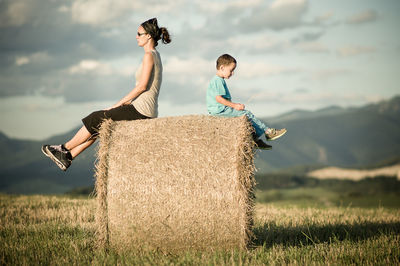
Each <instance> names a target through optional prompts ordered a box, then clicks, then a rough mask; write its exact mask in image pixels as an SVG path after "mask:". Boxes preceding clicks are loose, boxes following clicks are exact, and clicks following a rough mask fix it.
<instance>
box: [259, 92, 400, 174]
mask: <svg viewBox="0 0 400 266" xmlns="http://www.w3.org/2000/svg"><path fill="white" fill-rule="evenodd" d="M280 117H281V120H279V119H276V118H274V119H264V120H265V122H266V123H267V125H271V126H272V127H277V128H280V127H286V128H287V129H288V133H287V134H286V135H285V136H284V137H282V138H281V139H279V140H276V141H273V142H270V144H271V145H272V146H273V149H272V151H262V152H259V153H258V156H257V158H256V165H257V167H258V168H259V171H260V172H269V171H273V170H277V169H282V168H286V167H293V166H295V165H321V166H324V165H325V166H329V165H334V166H341V167H350V166H352V167H360V166H365V165H369V164H376V163H377V162H380V161H383V160H386V159H388V158H393V157H399V156H400V97H395V98H392V99H391V100H388V101H384V102H380V103H377V104H370V105H367V106H364V107H360V108H350V109H341V108H331V109H329V108H328V109H326V108H325V109H323V110H321V111H315V112H304V111H296V112H291V113H289V114H285V115H283V116H280Z"/></svg>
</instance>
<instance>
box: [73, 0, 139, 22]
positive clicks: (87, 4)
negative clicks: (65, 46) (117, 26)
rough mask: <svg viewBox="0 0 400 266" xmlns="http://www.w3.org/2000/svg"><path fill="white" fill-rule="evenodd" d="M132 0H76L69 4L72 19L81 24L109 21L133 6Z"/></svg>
mask: <svg viewBox="0 0 400 266" xmlns="http://www.w3.org/2000/svg"><path fill="white" fill-rule="evenodd" d="M134 3H135V2H134V1H121V0H114V1H110V0H76V1H75V2H74V3H73V4H72V6H71V15H72V19H73V21H75V22H78V23H82V24H90V25H97V24H103V23H107V22H110V21H112V20H114V19H115V18H117V17H119V16H122V15H123V14H124V13H126V12H128V11H131V10H132V9H133V8H134V7H135V4H134Z"/></svg>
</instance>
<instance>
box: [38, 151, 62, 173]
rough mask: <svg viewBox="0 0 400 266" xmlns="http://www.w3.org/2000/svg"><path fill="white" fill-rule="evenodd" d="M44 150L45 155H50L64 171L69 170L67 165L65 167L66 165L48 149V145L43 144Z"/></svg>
mask: <svg viewBox="0 0 400 266" xmlns="http://www.w3.org/2000/svg"><path fill="white" fill-rule="evenodd" d="M41 150H42V152H43V154H44V155H46V156H47V157H49V158H50V159H51V160H52V161H53V162H55V163H56V165H57V166H58V167H59V168H60V169H61V170H63V171H67V167H65V165H64V164H63V163H62V162H60V161H59V160H58V159H57V158H56V157H55V156H54V155H53V154H52V153H51V152H50V151H49V150H48V149H47V146H42V149H41Z"/></svg>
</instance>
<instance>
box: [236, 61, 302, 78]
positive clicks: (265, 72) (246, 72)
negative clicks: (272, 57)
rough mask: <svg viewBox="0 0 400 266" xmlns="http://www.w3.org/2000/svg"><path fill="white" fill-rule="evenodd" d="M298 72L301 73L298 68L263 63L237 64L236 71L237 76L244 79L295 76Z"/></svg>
mask: <svg viewBox="0 0 400 266" xmlns="http://www.w3.org/2000/svg"><path fill="white" fill-rule="evenodd" d="M299 72H301V70H300V69H298V68H290V67H286V66H279V65H273V64H267V63H264V62H251V63H250V62H243V63H241V62H239V63H238V69H237V70H236V73H237V75H238V76H240V77H241V78H246V79H253V78H259V77H269V76H275V75H283V74H295V73H299Z"/></svg>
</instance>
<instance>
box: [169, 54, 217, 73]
mask: <svg viewBox="0 0 400 266" xmlns="http://www.w3.org/2000/svg"><path fill="white" fill-rule="evenodd" d="M214 69H215V62H214V61H211V60H205V59H204V58H201V57H191V58H189V59H181V58H178V57H176V56H172V57H168V59H167V60H166V63H165V64H164V73H165V75H174V76H177V77H189V78H193V77H196V76H205V75H209V74H210V72H211V73H212V72H213V70H214Z"/></svg>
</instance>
